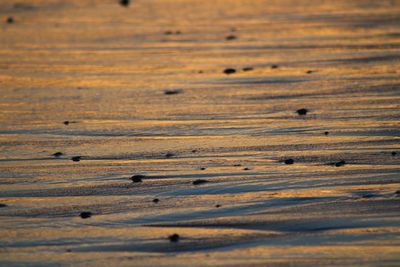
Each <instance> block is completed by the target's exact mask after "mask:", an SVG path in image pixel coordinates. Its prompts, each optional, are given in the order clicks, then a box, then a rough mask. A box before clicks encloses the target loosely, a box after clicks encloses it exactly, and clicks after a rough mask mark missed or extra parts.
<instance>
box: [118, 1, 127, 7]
mask: <svg viewBox="0 0 400 267" xmlns="http://www.w3.org/2000/svg"><path fill="white" fill-rule="evenodd" d="M119 3H120V5H121V6H125V7H127V6H129V0H120V1H119Z"/></svg>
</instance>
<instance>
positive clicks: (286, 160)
mask: <svg viewBox="0 0 400 267" xmlns="http://www.w3.org/2000/svg"><path fill="white" fill-rule="evenodd" d="M283 162H284V163H285V164H293V163H294V159H285V160H284V161H283Z"/></svg>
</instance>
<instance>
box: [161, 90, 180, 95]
mask: <svg viewBox="0 0 400 267" xmlns="http://www.w3.org/2000/svg"><path fill="white" fill-rule="evenodd" d="M180 93H182V90H179V89H178V90H165V91H164V94H165V95H177V94H180Z"/></svg>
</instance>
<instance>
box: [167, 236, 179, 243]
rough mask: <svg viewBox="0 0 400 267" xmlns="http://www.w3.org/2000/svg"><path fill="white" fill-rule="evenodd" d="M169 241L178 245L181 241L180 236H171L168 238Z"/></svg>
mask: <svg viewBox="0 0 400 267" xmlns="http://www.w3.org/2000/svg"><path fill="white" fill-rule="evenodd" d="M168 239H169V241H170V242H171V243H176V242H178V241H179V235H178V234H173V235H170V236H169V237H168Z"/></svg>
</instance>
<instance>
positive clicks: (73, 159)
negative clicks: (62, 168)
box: [71, 156, 82, 162]
mask: <svg viewBox="0 0 400 267" xmlns="http://www.w3.org/2000/svg"><path fill="white" fill-rule="evenodd" d="M81 158H82V156H75V157H72V158H71V159H72V161H76V162H77V161H80V160H81Z"/></svg>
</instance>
